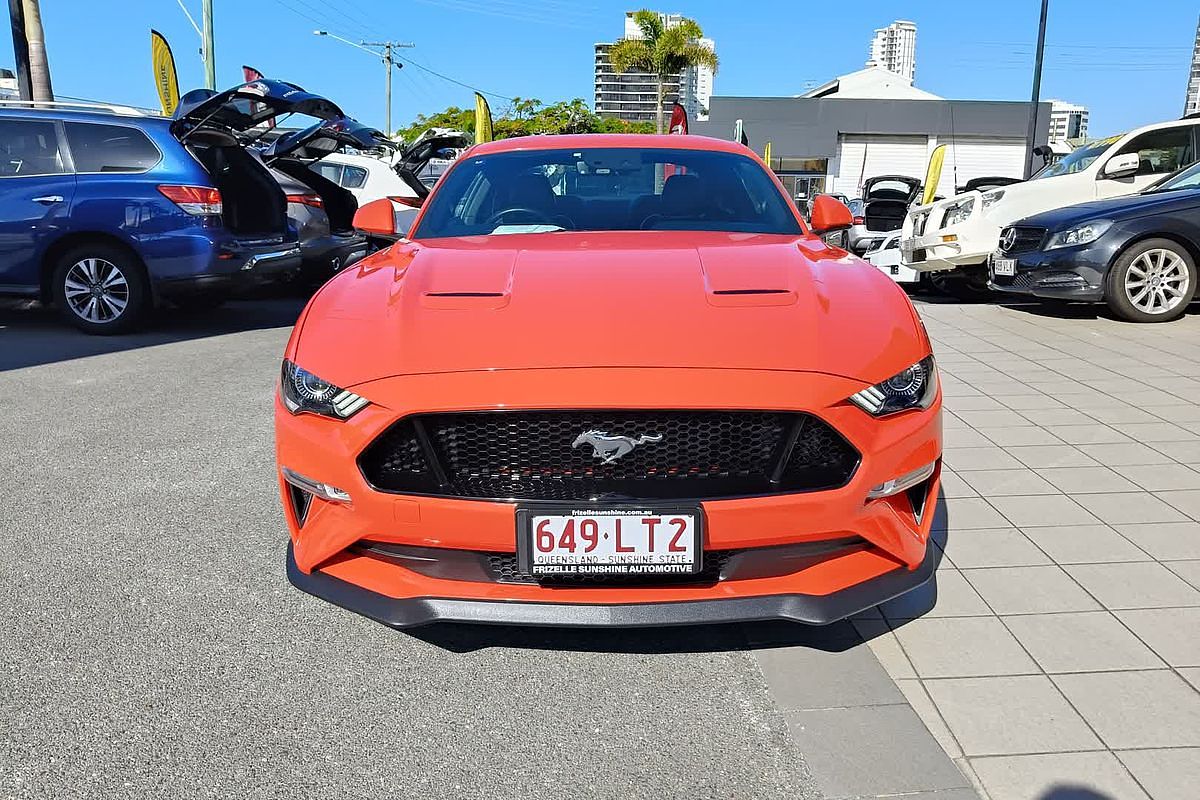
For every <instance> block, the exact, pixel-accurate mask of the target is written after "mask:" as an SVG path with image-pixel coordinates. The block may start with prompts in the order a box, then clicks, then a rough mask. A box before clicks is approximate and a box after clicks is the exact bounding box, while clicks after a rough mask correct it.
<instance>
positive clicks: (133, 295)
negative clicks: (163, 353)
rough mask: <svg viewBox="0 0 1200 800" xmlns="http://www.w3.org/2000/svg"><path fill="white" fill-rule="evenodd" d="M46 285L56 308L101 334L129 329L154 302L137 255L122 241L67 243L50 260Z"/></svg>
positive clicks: (85, 328)
mask: <svg viewBox="0 0 1200 800" xmlns="http://www.w3.org/2000/svg"><path fill="white" fill-rule="evenodd" d="M51 280H52V285H51V289H52V292H53V295H54V303H55V305H56V306H58V309H59V313H61V314H62V315H63V317H64V318H65V319H66V320H67V321H68V322H70V323H71V324H72V325H74V326H75V327H77V328H79V329H80V330H81V331H84V332H85V333H90V334H99V335H101V336H104V335H111V334H118V333H128V332H129V331H132V330H135V329H136V328H137V327H138V326H140V325H141V324H142V322H143V321H144V320H145V318H146V315H147V314H148V313H149V311H150V308H151V305H152V304H153V301H152V297H151V293H150V282H149V281H148V280H147V278H146V271H145V268H144V267H143V266H142V263H141V261H139V260H138V258H137V257H136V256H135V255H133V254H132V253H131V252H129V251H128V250H126V249H125V248H123V247H119V246H116V245H111V244H106V243H104V242H96V243H92V244H84V245H79V246H77V247H72V248H71V249H70V250H68V251H66V252H65V253H63V254H62V255H61V256H59V257H58V259H57V260H56V261H55V263H54V271H53V277H52V279H51Z"/></svg>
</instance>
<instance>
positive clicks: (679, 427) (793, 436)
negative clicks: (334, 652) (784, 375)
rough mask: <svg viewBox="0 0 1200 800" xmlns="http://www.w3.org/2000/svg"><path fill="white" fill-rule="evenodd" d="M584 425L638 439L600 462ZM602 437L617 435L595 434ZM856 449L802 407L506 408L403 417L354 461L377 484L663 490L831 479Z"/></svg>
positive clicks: (515, 491) (552, 495)
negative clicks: (794, 409) (781, 409)
mask: <svg viewBox="0 0 1200 800" xmlns="http://www.w3.org/2000/svg"><path fill="white" fill-rule="evenodd" d="M588 431H598V432H603V433H605V434H608V435H610V436H623V437H629V438H630V439H633V440H636V441H638V442H639V443H638V444H637V445H636V446H634V447H633V448H632V449H630V450H628V451H627V452H625V451H623V452H621V453H620V454H617V456H618V457H616V458H614V459H613V460H611V462H610V463H604V459H603V458H601V457H598V456H597V455H596V447H595V446H594V445H593V444H592V443H591V442H589V441H587V440H586V437H585V438H583V439H581V435H583V434H585V433H586V432H588ZM422 437H423V438H424V439H425V442H424V445H423V444H422V442H421V438H422ZM593 438H596V437H593ZM793 440H794V441H793ZM600 446H601V447H602V448H603V447H605V446H608V447H612V446H614V445H612V444H611V443H610V444H608V445H605V443H604V442H603V440H601V445H600ZM858 458H859V456H858V452H857V451H855V450H854V448H853V447H851V446H850V445H849V444H848V443H847V442H846V440H845V439H843V438H842V437H841V436H840V435H839V434H838V433H837V432H836V431H834V430H833V429H832V428H830V427H829V426H828V425H826V424H825V423H824V422H822V421H821V420H820V419H818V418H816V417H814V416H811V415H808V414H795V413H785V412H767V411H508V412H483V413H457V414H428V415H422V416H418V417H412V418H408V419H405V420H401V421H400V422H398V423H397V424H396V425H394V426H392V427H391V428H389V429H388V431H386V432H385V433H384V434H383V435H381V436H380V437H379V438H378V439H377V440H376V441H375V442H374V443H373V444H372V445H371V446H370V447H368V448H367V449H366V451H364V453H363V455H362V457H361V458H360V465H361V467H362V469H363V474H364V475H365V476H366V477H367V479H368V480H369V481H370V482H371V484H372V485H373V486H375V487H376V488H379V489H382V490H384V491H394V492H410V493H418V494H436V495H442V496H450V497H465V498H487V499H508V498H514V499H525V500H551V501H588V500H593V499H595V500H668V499H704V498H712V497H736V496H746V495H756V494H781V493H785V492H796V491H808V490H814V489H827V488H832V487H835V486H841V485H843V484H845V483H846V481H848V480H849V479H850V476H851V474H853V472H854V469H855V468H856V467H857V465H858Z"/></svg>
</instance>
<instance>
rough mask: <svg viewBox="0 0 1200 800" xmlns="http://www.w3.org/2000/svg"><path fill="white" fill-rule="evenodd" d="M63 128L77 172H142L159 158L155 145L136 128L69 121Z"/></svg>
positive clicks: (160, 156)
mask: <svg viewBox="0 0 1200 800" xmlns="http://www.w3.org/2000/svg"><path fill="white" fill-rule="evenodd" d="M65 127H66V129H67V144H69V145H70V146H71V158H72V159H73V160H74V162H75V171H76V172H79V173H91V172H145V171H146V170H148V169H150V168H151V167H153V166H154V165H155V164H157V163H158V162H159V161H160V160H161V159H162V155H161V154H160V153H159V152H158V148H157V147H155V146H154V143H153V142H151V141H150V139H149V138H148V137H147V136H146V134H144V133H142V132H141V131H140V130H138V129H137V128H131V127H129V126H127V125H98V124H94V123H91V122H68V123H66V124H65Z"/></svg>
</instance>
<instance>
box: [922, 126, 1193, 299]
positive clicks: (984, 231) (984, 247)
mask: <svg viewBox="0 0 1200 800" xmlns="http://www.w3.org/2000/svg"><path fill="white" fill-rule="evenodd" d="M1198 129H1200V119H1182V120H1177V121H1173V122H1161V123H1158V124H1155V125H1147V126H1146V127H1144V128H1138V129H1137V130H1135V131H1131V132H1130V133H1126V134H1122V135H1120V136H1113V137H1111V138H1108V139H1102V140H1100V141H1096V142H1092V143H1090V144H1087V145H1084V146H1082V147H1079V148H1077V149H1076V150H1074V151H1072V152H1071V153H1070V155H1068V156H1066V157H1065V158H1063V159H1062V160H1061V161H1059V162H1057V163H1054V164H1049V165H1047V166H1046V167H1045V168H1043V169H1042V170H1041V171H1040V172H1039V173H1038V174H1036V175H1034V176H1033V178H1031V179H1030V180H1028V181H1024V182H1022V183H1016V184H1013V185H1011V186H1005V187H1003V188H1000V189H991V190H989V191H984V192H980V191H969V192H964V193H962V194H958V195H955V196H954V197H951V198H949V199H946V200H940V201H937V202H934V203H930V204H929V205H924V206H916V207H914V208H912V209H911V210H910V211H909V212H908V215H907V216H906V217H905V219H904V226H903V228H902V229H901V236H900V253H901V262H902V263H903V265H904V266H906V267H909V268H910V269H913V270H916V271H917V272H935V273H939V274H937V275H935V278H939V279H944V277H945V276H946V275H947V273H946V272H945V271H946V270H956V271H957V272H956V273H950V274H952V275H953V276H954V277H957V278H960V280H959V283H961V284H963V285H964V286H965V287H967V289H968V290H969V291H972V292H980V291H983V292H985V291H986V290H987V288H986V287H987V278H988V276H987V263H988V259H989V258H990V257H991V255H992V253H993V252H994V251H995V250H996V249H997V248H998V247H999V244H1000V231H1001V229H1002V228H1004V227H1005V226H1007V225H1010V224H1012V223H1013V222H1016V221H1017V220H1019V219H1022V218H1024V217H1027V216H1029V215H1031V214H1037V213H1040V212H1043V211H1050V210H1052V209H1055V208H1061V207H1063V206H1068V205H1074V204H1077V203H1084V202H1087V201H1089V200H1103V199H1105V198H1109V197H1119V196H1122V195H1129V194H1134V193H1135V192H1139V191H1141V190H1142V189H1144V188H1146V187H1147V186H1149V185H1150V184H1152V183H1154V182H1155V181H1157V180H1158V179H1160V178H1161V177H1162V176H1163V175H1166V174H1167V173H1170V172H1174V171H1175V170H1177V169H1179V168H1180V167H1183V166H1186V165H1188V164H1190V163H1193V162H1195V161H1196V160H1197V152H1198V145H1200V141H1198V137H1200V130H1198Z"/></svg>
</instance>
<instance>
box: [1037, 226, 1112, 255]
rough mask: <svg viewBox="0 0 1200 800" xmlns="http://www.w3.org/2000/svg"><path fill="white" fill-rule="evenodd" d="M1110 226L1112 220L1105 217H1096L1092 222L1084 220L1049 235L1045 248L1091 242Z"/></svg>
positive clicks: (1050, 248) (1051, 248)
mask: <svg viewBox="0 0 1200 800" xmlns="http://www.w3.org/2000/svg"><path fill="white" fill-rule="evenodd" d="M1111 227H1112V222H1111V221H1110V220H1107V219H1098V220H1095V221H1094V222H1085V223H1083V224H1082V225H1076V226H1075V227H1073V228H1067V229H1066V230H1065V231H1059V232H1058V233H1056V234H1054V235H1053V236H1051V237H1050V241H1049V242H1047V243H1046V249H1047V250H1053V249H1055V248H1056V247H1072V246H1074V245H1077V244H1091V243H1092V242H1094V241H1096V240H1097V239H1099V238H1100V237H1101V236H1103V235H1104V232H1105V231H1107V230H1108V229H1109V228H1111Z"/></svg>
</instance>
